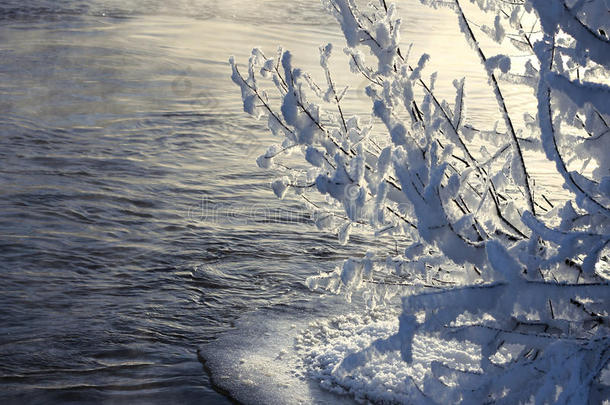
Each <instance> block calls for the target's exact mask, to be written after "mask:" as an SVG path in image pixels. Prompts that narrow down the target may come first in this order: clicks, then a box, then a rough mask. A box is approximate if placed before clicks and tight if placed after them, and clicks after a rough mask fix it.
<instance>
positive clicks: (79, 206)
mask: <svg viewBox="0 0 610 405" xmlns="http://www.w3.org/2000/svg"><path fill="white" fill-rule="evenodd" d="M402 3H404V4H405V6H404V7H405V9H404V10H403V11H402V12H403V15H404V16H405V17H406V16H407V14H408V11H407V10H408V9H412V10H414V11H413V19H412V20H409V21H405V41H407V42H411V41H413V42H414V43H416V45H417V46H416V47H415V48H416V49H414V51H413V52H415V51H416V50H417V49H419V50H420V51H421V50H423V49H425V48H428V47H429V46H431V47H432V48H433V50H435V53H433V63H436V65H435V66H442V67H443V69H444V71H443V74H442V75H441V76H440V78H439V88H440V89H441V91H443V89H445V90H446V91H448V93H447V97H450V95H451V93H450V92H449V91H450V90H451V88H452V86H451V81H450V79H453V78H454V77H461V76H462V75H464V74H465V72H468V71H469V70H470V69H471V67H472V66H476V59H475V58H474V57H473V58H471V59H470V60H471V62H470V63H473V65H468V64H459V63H457V61H456V60H455V58H454V57H452V56H451V55H449V54H448V53H447V52H448V50H447V49H449V48H451V47H452V45H451V44H445V45H442V44H441V43H442V41H441V42H439V38H445V37H451V36H452V35H454V34H455V32H457V28H455V27H453V29H454V30H453V31H449V30H448V31H446V32H445V31H444V30H439V31H438V32H436V33H434V32H433V33H429V32H428V29H427V28H426V27H429V26H431V25H442V24H438V23H439V22H441V21H442V19H444V18H447V14H446V13H445V14H442V13H441V14H435V13H432V12H429V11H428V13H427V14H426V15H425V16H424V15H421V14H417V13H420V12H421V8H419V7H416V5H415V2H409V3H408V4H407V2H399V5H400V4H402ZM411 3H413V4H411ZM407 5H408V6H409V7H411V8H409V7H407ZM449 15H450V14H449ZM430 16H431V17H430ZM430 18H432V20H430ZM434 19H437V20H434ZM405 20H407V19H406V18H405ZM450 21H451V23H453V20H450ZM445 25H451V24H445ZM443 26H444V25H443ZM328 41H333V42H334V43H335V44H336V56H335V59H336V60H335V62H334V63H336V64H337V65H338V66H342V65H344V61H345V60H344V58H343V55H342V53H341V51H340V50H341V48H342V47H343V40H342V37H341V35H340V32H339V29H338V27H337V26H336V24H335V23H334V21H333V20H332V18H331V17H329V16H326V15H325V14H324V12H323V10H322V7H321V6H320V5H319V4H318V2H316V1H308V0H302V1H300V0H299V1H291V2H285V1H280V0H270V1H263V0H257V1H245V0H227V1H214V0H175V1H171V2H168V1H162V0H129V1H119V0H100V1H72V0H60V1H51V0H47V1H43V0H40V1H17V0H10V1H3V2H2V4H0V60H2V63H0V112H1V114H0V196H1V198H0V212H1V213H2V215H1V216H0V271H1V273H0V274H1V275H2V283H0V325H1V326H0V357H1V358H2V362H0V384H2V389H1V390H0V398H1V399H2V400H3V401H4V402H5V403H49V402H53V401H57V402H62V403H68V402H77V403H84V402H103V403H127V402H130V403H134V402H135V403H163V404H165V403H228V401H227V400H226V399H224V397H223V396H221V395H220V394H217V393H216V392H215V391H214V390H213V389H212V388H211V384H210V382H209V379H208V376H207V375H206V373H205V372H204V369H203V367H202V365H201V363H200V362H199V361H198V358H197V353H196V351H197V347H198V346H200V345H201V344H203V343H205V342H208V341H210V340H212V339H214V338H215V337H216V336H218V334H219V333H220V332H222V331H226V330H229V329H230V328H232V326H233V324H234V322H235V320H236V319H238V318H239V317H242V316H247V314H248V313H249V312H250V311H252V310H254V309H256V308H263V307H269V306H273V305H278V304H284V305H287V306H288V308H290V305H298V303H299V302H307V301H310V300H312V299H315V298H316V297H317V296H318V295H317V294H314V293H311V292H309V291H308V290H307V289H306V288H305V287H304V286H303V284H302V281H303V280H304V279H305V277H306V276H308V275H311V274H315V273H317V272H318V271H319V270H330V269H332V268H333V267H334V266H335V265H337V264H338V263H339V262H340V261H341V260H342V259H344V258H345V257H348V256H349V255H352V254H356V253H359V252H362V251H364V250H365V246H366V247H370V246H371V244H373V245H375V241H374V240H366V239H359V238H357V237H356V238H355V239H354V238H352V242H353V243H350V246H349V247H343V246H339V245H338V243H337V242H336V238H335V237H334V236H332V235H327V234H323V233H320V232H318V231H316V230H315V227H314V226H313V225H312V222H311V220H310V219H309V217H308V215H306V213H305V211H304V210H303V207H302V206H301V205H300V204H299V203H298V201H296V200H294V201H292V200H290V199H288V200H284V201H277V200H276V199H275V198H274V197H273V195H272V192H271V191H270V190H269V187H268V184H269V182H270V181H271V180H272V178H273V177H272V174H271V173H267V172H265V171H263V170H259V169H258V168H256V164H255V162H254V160H255V157H256V156H257V155H259V154H261V153H262V152H263V151H264V150H265V149H266V146H267V145H268V144H270V143H271V142H272V138H271V135H269V134H268V133H267V131H266V129H265V125H264V122H257V121H254V120H252V119H251V118H249V117H247V116H246V115H245V114H244V113H243V112H242V110H241V101H240V98H239V92H238V89H237V88H236V87H235V86H234V85H233V84H232V83H231V81H230V78H229V74H230V69H229V67H228V64H227V62H226V61H227V59H228V57H229V55H236V57H237V59H238V60H239V61H241V62H242V63H245V62H246V61H247V57H248V54H249V51H250V48H251V47H252V46H261V47H262V48H263V49H265V50H267V51H268V52H269V53H273V52H274V51H275V49H276V47H277V45H278V44H282V45H284V46H285V47H287V48H290V49H291V50H293V52H294V54H295V62H296V64H299V65H301V66H304V67H305V69H306V70H309V71H312V73H315V74H318V75H319V74H320V72H319V71H318V72H315V67H316V63H317V61H318V56H317V53H316V52H317V47H318V46H319V45H321V44H323V43H325V42H328ZM455 42H456V43H458V44H461V38H457V39H456V41H455ZM464 49H467V48H464ZM435 55H438V58H439V60H438V62H435V59H434V58H435ZM443 58H446V59H443ZM464 59H465V58H464ZM450 60H451V61H453V62H452V63H449V61H450ZM472 61H474V62H472ZM315 74H314V76H315ZM475 76H476V75H475ZM342 77H344V78H345V79H344V80H345V83H344V84H347V83H348V82H350V81H351V80H350V76H349V74H346V75H343V76H342ZM441 79H443V80H444V81H443V80H441ZM355 82H356V83H359V80H355ZM484 82H485V79H484V74H483V72H482V71H481V72H480V74H479V76H478V79H476V78H475V84H474V85H473V87H474V88H475V91H471V94H472V100H471V103H473V104H474V106H473V107H472V108H471V109H470V111H471V113H472V114H473V115H477V116H479V117H481V118H480V119H481V121H482V122H484V121H485V120H486V119H487V117H489V116H497V114H496V111H497V107H496V106H495V105H494V104H493V98H491V97H490V98H489V100H490V101H489V103H488V102H485V101H484V100H485V98H484V97H485V96H484V95H483V94H485V91H484V89H483V90H481V91H480V92H479V91H477V90H476V88H477V87H476V86H478V85H479V84H480V83H484ZM477 83H479V84H477ZM360 87H361V88H354V89H353V93H352V95H350V96H349V99H347V100H346V102H347V105H348V108H351V110H352V112H356V111H364V112H366V111H368V108H369V107H368V106H367V105H366V104H362V99H363V96H362V91H363V86H360ZM516 93H517V92H516ZM481 100H483V101H481ZM498 118H499V117H498ZM377 248H378V249H379V250H383V249H386V248H392V249H393V247H386V246H377Z"/></svg>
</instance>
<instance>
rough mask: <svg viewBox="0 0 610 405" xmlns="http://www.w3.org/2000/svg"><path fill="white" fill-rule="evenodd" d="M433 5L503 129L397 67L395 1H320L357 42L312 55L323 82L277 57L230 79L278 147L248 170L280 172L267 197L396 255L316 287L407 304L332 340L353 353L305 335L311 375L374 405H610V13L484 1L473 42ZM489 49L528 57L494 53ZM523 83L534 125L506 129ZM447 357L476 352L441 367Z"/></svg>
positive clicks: (460, 18)
mask: <svg viewBox="0 0 610 405" xmlns="http://www.w3.org/2000/svg"><path fill="white" fill-rule="evenodd" d="M422 2H423V3H425V4H428V5H430V6H432V7H447V6H448V7H450V8H451V9H453V10H454V11H455V14H456V17H457V19H456V20H457V21H456V23H457V24H458V25H459V27H460V29H461V32H462V34H463V36H464V40H465V41H466V42H467V43H468V44H469V45H470V46H471V48H472V57H473V58H477V59H478V60H479V61H480V62H481V69H483V71H484V72H485V73H486V75H487V78H488V82H489V85H490V89H491V91H492V92H493V95H494V97H495V100H496V102H497V105H498V120H499V121H500V122H501V123H502V124H501V125H495V126H493V127H490V128H477V127H475V126H473V125H472V124H471V121H472V120H470V119H469V116H468V110H467V104H468V97H467V89H468V80H467V78H458V79H456V80H455V81H454V82H453V85H454V87H455V96H454V97H453V98H452V99H450V100H445V99H442V98H441V97H440V96H439V95H438V93H437V92H436V91H435V84H436V80H437V78H436V74H435V73H433V72H432V73H430V72H428V71H427V70H426V63H427V61H428V59H429V56H428V55H425V54H424V55H421V56H419V57H409V52H405V51H404V50H403V49H410V48H408V47H406V46H404V45H402V44H401V43H400V26H401V19H400V18H399V17H398V9H397V7H396V5H394V4H392V3H389V2H388V3H386V1H385V0H380V1H376V2H372V3H371V4H370V5H369V7H367V8H360V7H358V6H357V5H356V3H355V2H354V0H322V4H323V6H324V7H325V8H326V10H327V11H328V12H329V13H331V14H332V15H334V16H335V18H336V19H337V21H338V23H339V25H340V28H341V30H342V31H343V34H344V36H345V39H346V47H345V48H344V49H343V52H336V50H335V49H334V48H333V46H332V45H330V44H327V45H324V46H322V47H320V68H321V71H322V73H323V77H324V80H323V81H322V82H316V81H315V80H314V79H313V78H312V77H311V76H310V75H309V74H308V73H307V72H304V71H303V70H301V69H299V68H298V67H296V66H293V62H292V56H291V54H290V52H289V51H285V50H283V49H281V48H280V49H279V50H278V52H277V54H275V55H270V56H268V55H266V54H264V53H263V51H262V50H259V49H255V50H253V52H252V56H251V58H250V60H249V63H248V66H247V68H246V69H244V70H243V71H241V70H240V68H239V67H238V65H237V64H236V62H235V61H234V60H233V59H231V61H230V62H231V66H232V69H233V74H232V79H233V81H234V82H235V83H236V84H237V85H238V86H239V87H240V89H241V93H242V99H243V103H244V104H243V105H244V111H245V112H247V113H248V114H251V115H253V116H254V117H256V118H257V119H262V118H264V119H266V120H267V121H268V125H269V129H270V131H271V132H272V133H273V134H275V135H276V136H277V137H278V143H277V144H275V145H272V146H271V147H269V148H268V150H267V151H266V152H265V153H263V154H262V155H261V156H260V157H259V158H258V159H257V163H258V165H259V166H260V167H261V168H264V169H270V170H277V171H278V172H280V173H281V175H280V177H279V178H278V179H277V180H275V181H274V182H273V183H272V189H273V191H274V192H275V194H276V195H277V196H278V197H279V198H285V196H287V195H293V194H292V193H293V192H294V195H296V196H297V197H298V198H302V199H303V201H304V203H305V204H306V205H307V206H308V207H309V208H311V211H312V219H313V221H314V223H315V225H316V226H317V227H318V228H319V229H323V230H329V231H332V232H334V233H336V234H337V237H338V239H339V241H340V242H341V243H348V242H349V238H350V234H353V233H358V232H370V233H371V234H373V235H375V236H376V237H378V238H380V240H384V239H381V238H384V237H386V236H387V237H388V239H387V241H388V243H391V242H390V241H392V240H400V241H401V243H402V245H401V246H399V247H397V248H396V249H395V252H394V253H393V254H388V253H386V254H385V255H380V254H378V252H374V251H370V252H363V255H362V256H361V257H354V258H351V259H348V260H347V261H345V263H344V264H343V265H342V266H340V267H338V268H337V269H336V270H335V271H333V272H331V273H328V274H320V275H318V276H313V277H310V278H309V279H308V280H307V281H306V284H307V285H308V286H309V287H310V288H312V289H320V288H321V289H325V290H328V291H331V292H333V293H342V294H345V296H346V297H347V298H348V299H351V298H353V297H354V294H357V295H358V296H359V297H361V298H362V299H363V300H364V301H365V302H366V303H367V305H368V307H369V308H377V311H379V308H380V307H381V308H383V307H385V308H387V311H390V312H391V310H392V308H396V306H397V302H400V311H399V313H398V314H397V321H395V322H394V323H391V322H390V323H384V322H381V323H378V324H375V323H374V322H373V324H374V325H376V326H372V325H371V326H370V327H368V326H367V325H369V324H368V323H367V322H364V321H362V320H354V319H351V320H345V321H342V320H334V321H333V322H335V324H333V323H332V322H331V323H329V325H326V326H325V328H324V331H328V330H329V328H330V330H332V329H333V328H335V329H336V330H335V332H333V333H335V334H338V335H337V336H339V335H341V330H340V329H341V325H340V324H341V322H344V323H346V325H348V326H349V328H347V329H348V330H349V331H350V333H351V334H352V335H351V336H342V337H341V336H340V338H339V337H337V336H335V335H332V333H330V332H329V333H330V335H329V333H326V334H325V335H324V336H321V335H319V333H318V335H315V333H314V332H311V331H310V332H307V333H310V335H306V336H305V335H304V336H305V337H304V338H303V339H304V340H303V341H302V342H301V343H300V344H301V346H302V349H303V350H304V351H305V352H307V353H308V354H307V356H309V357H308V358H309V359H310V362H309V366H310V367H313V368H314V369H315V370H317V371H316V373H317V378H319V379H321V381H322V384H323V385H325V386H326V387H327V388H328V389H330V390H333V391H337V392H341V393H350V394H351V395H354V396H355V397H356V398H358V399H361V400H363V401H364V400H368V401H372V402H376V401H377V402H383V401H396V402H403V403H413V402H415V403H443V404H444V403H455V402H463V403H488V402H489V403H491V402H494V403H507V404H513V403H527V402H531V401H534V402H535V403H565V404H582V403H587V402H588V401H591V402H593V403H597V402H601V401H602V400H604V399H606V400H608V399H609V398H610V382H609V380H610V370H609V366H608V364H609V361H610V333H609V332H610V318H609V313H608V312H609V310H610V309H609V308H610V285H609V282H610V265H609V261H610V153H609V151H610V107H609V106H610V103H609V102H608V100H610V84H609V83H610V40H609V38H608V33H609V32H610V27H609V24H610V22H609V21H610V19H609V18H608V15H610V14H609V12H610V9H609V8H608V3H607V2H604V1H602V0H594V1H590V2H584V1H559V0H553V1H548V0H527V1H523V2H521V1H516V2H506V1H500V0H497V1H496V0H476V1H474V0H473V1H472V2H473V3H475V4H476V6H477V8H478V9H479V10H480V11H481V13H480V15H479V14H477V15H478V16H479V17H481V16H483V17H488V18H489V21H488V22H487V23H484V24H479V25H475V24H473V22H472V20H471V19H470V18H469V17H468V15H467V13H466V11H465V10H466V8H464V5H463V4H461V2H460V1H459V0H453V1H449V2H447V1H434V0H423V1H422ZM407 17H408V15H407ZM483 35H485V36H488V37H490V38H491V39H492V40H493V41H496V42H498V43H500V44H503V46H510V47H511V49H512V51H513V52H521V53H522V54H523V55H521V57H519V58H515V57H511V56H508V53H506V54H504V53H502V54H491V53H489V52H488V51H487V50H485V49H483V48H482V46H481V42H480V41H479V39H480V36H483ZM401 47H403V48H401ZM336 53H339V56H336V55H335V54H336ZM335 57H342V58H345V57H347V62H348V63H349V66H350V69H351V71H352V72H353V73H355V74H357V75H359V76H361V77H362V78H364V80H366V81H367V82H368V83H369V85H368V86H367V88H366V94H367V96H368V97H369V99H370V103H371V110H370V111H371V113H370V116H366V117H359V116H356V115H351V114H350V112H349V111H347V110H346V109H345V108H344V103H342V100H343V98H344V97H345V95H346V92H347V91H349V90H348V89H347V88H346V87H340V86H339V84H338V83H337V81H336V78H335V77H334V76H333V74H332V72H331V69H330V68H329V60H330V59H331V58H335ZM367 59H372V62H369V61H368V60H367ZM354 80H362V79H358V78H357V79H354ZM513 83H517V84H519V85H524V86H528V87H529V88H530V89H531V94H532V95H533V96H534V97H535V100H536V103H537V107H536V111H532V112H531V114H526V115H525V116H524V117H517V116H516V114H514V113H511V110H510V108H509V107H508V105H507V103H506V100H505V96H504V93H503V86H504V85H511V84H513ZM270 89H271V90H274V91H275V93H274V94H273V96H271V95H269V91H270ZM536 153H537V154H539V155H541V156H545V157H546V158H547V159H548V160H549V161H551V162H552V163H553V164H554V167H555V169H556V174H557V178H559V179H560V180H561V182H562V183H563V187H564V189H565V190H566V192H568V193H569V195H568V196H567V198H566V199H565V201H562V202H557V201H555V202H552V201H551V199H549V198H548V197H547V196H546V195H545V194H544V191H542V189H540V188H539V187H537V185H535V184H534V182H533V180H532V177H531V171H532V167H531V162H530V161H528V156H531V154H536ZM398 248H399V249H400V250H399V249H398ZM394 319H396V318H394ZM359 325H360V326H359ZM312 334H313V335H312ZM329 336H330V337H329ZM333 336H334V337H333ZM331 337H332V339H331ZM333 339H334V340H333ZM307 342H308V343H307ZM442 342H446V344H442ZM449 343H451V347H452V348H455V350H457V351H458V352H459V351H462V352H463V353H469V354H468V355H463V356H452V355H448V354H447V353H449V351H450V349H446V348H447V347H448V344H449ZM317 350H327V352H319V351H317ZM451 350H454V349H451ZM443 352H444V353H443ZM418 353H420V355H418ZM421 353H428V354H427V355H426V356H424V357H426V358H427V359H428V360H429V361H423V360H422V356H421ZM431 353H435V354H431ZM431 358H433V360H430V359H431ZM398 359H400V361H398ZM400 364H402V366H403V367H402V368H401V367H400V366H399V365H400ZM375 370H377V371H379V370H384V371H383V372H384V373H385V374H383V375H385V376H386V377H385V378H386V379H387V380H388V381H385V382H384V381H379V374H378V372H377V371H375ZM384 384H385V385H384ZM380 387H386V388H384V389H380ZM388 387H392V388H391V389H390V388H388ZM388 390H389V391H388ZM390 392H391V393H390Z"/></svg>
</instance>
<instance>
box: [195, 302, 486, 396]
mask: <svg viewBox="0 0 610 405" xmlns="http://www.w3.org/2000/svg"><path fill="white" fill-rule="evenodd" d="M314 306H315V307H314ZM354 310H356V311H358V312H357V313H356V312H353V311H354ZM397 330H398V311H397V309H395V310H392V309H388V308H384V309H383V310H375V311H369V310H367V309H365V308H364V307H363V306H360V305H357V306H354V305H353V303H352V304H351V305H350V306H349V307H348V306H347V304H346V303H345V301H343V300H341V298H337V297H324V298H323V299H322V300H321V303H319V304H318V303H305V304H303V305H302V306H300V307H297V306H291V307H274V308H270V309H264V310H259V311H257V312H255V313H253V314H249V315H247V316H246V317H244V319H242V320H240V321H239V322H238V324H237V325H236V328H235V329H233V330H232V331H230V332H228V333H225V334H223V335H221V336H220V337H219V339H217V340H216V341H214V342H212V343H210V344H208V345H206V346H204V347H203V348H202V350H201V354H202V356H203V357H204V358H205V359H206V365H207V367H208V368H209V370H210V372H211V374H212V379H213V381H214V383H215V384H216V385H217V386H218V387H220V388H221V389H223V390H225V391H227V392H229V393H230V394H231V396H233V397H234V398H235V399H237V400H238V401H240V402H242V403H246V404H260V403H265V404H287V403H291V404H350V403H351V404H353V403H354V400H355V401H356V402H358V403H413V401H414V400H417V395H418V394H417V392H418V388H417V387H418V386H421V384H423V383H424V379H425V373H424V370H426V369H427V368H428V367H429V363H430V362H432V361H439V362H452V360H456V359H458V358H459V361H460V362H461V364H466V365H467V367H468V369H469V370H471V371H476V370H478V362H479V352H478V349H476V348H475V347H474V346H473V347H469V348H464V347H463V345H462V346H461V347H460V346H458V345H453V344H447V343H446V342H443V341H439V340H437V339H434V338H432V337H425V336H419V338H418V339H416V343H415V346H414V351H413V357H414V363H413V364H412V365H410V366H408V365H407V364H406V363H405V362H404V361H403V360H402V359H401V357H400V352H399V351H397V350H396V351H389V352H386V353H375V354H374V355H372V356H370V358H368V360H367V362H366V363H365V365H364V366H362V367H358V368H355V369H353V370H350V371H349V372H345V371H344V370H342V369H341V368H340V367H338V365H339V364H340V363H341V361H342V360H343V359H344V358H345V356H347V355H348V354H350V353H355V352H359V351H361V350H362V349H364V348H366V347H368V346H369V345H370V344H371V342H373V341H374V340H376V339H385V338H387V337H389V336H390V335H392V334H395V333H396V332H397Z"/></svg>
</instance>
